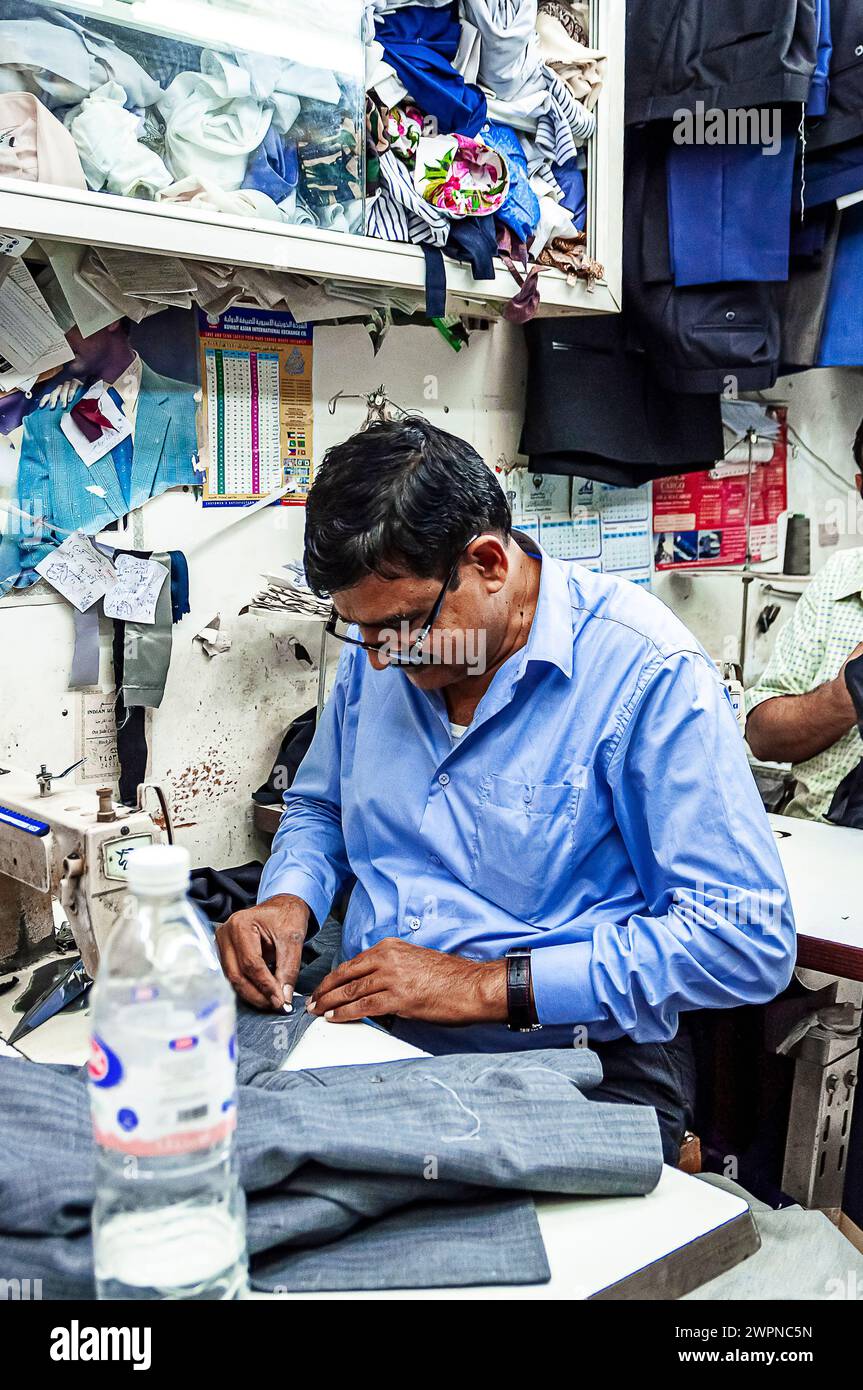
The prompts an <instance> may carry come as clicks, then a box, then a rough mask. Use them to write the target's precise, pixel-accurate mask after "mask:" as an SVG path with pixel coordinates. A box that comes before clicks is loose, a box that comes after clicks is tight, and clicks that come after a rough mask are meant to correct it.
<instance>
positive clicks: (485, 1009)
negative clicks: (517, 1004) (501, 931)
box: [306, 937, 507, 1024]
mask: <svg viewBox="0 0 863 1390" xmlns="http://www.w3.org/2000/svg"><path fill="white" fill-rule="evenodd" d="M306 1007H307V1009H308V1011H309V1013H312V1014H317V1015H319V1014H323V1016H324V1017H325V1018H326V1019H327V1020H328V1021H329V1022H330V1023H350V1022H352V1021H353V1020H354V1019H358V1018H375V1017H379V1016H381V1015H383V1014H397V1015H399V1017H401V1018H418V1019H422V1020H424V1022H426V1023H462V1024H465V1023H505V1022H506V1018H507V1004H506V961H504V960H493V961H475V960H465V959H464V957H463V956H449V955H446V954H445V953H444V952H443V951H431V950H429V949H428V948H427V947H425V946H414V945H413V944H412V943H411V942H409V941H402V940H400V939H399V938H398V937H388V938H387V939H386V940H385V941H379V942H378V943H377V945H375V946H371V947H370V948H369V949H368V951H361V952H360V954H359V955H358V956H354V958H353V960H347V961H345V962H344V963H343V964H342V965H339V966H337V967H336V969H335V970H333V971H331V972H330V974H329V975H327V977H326V979H324V980H322V981H321V983H320V984H319V985H318V987H317V989H316V990H315V992H314V994H313V995H312V997H311V999H310V1000H309V1001H308V1004H307V1005H306Z"/></svg>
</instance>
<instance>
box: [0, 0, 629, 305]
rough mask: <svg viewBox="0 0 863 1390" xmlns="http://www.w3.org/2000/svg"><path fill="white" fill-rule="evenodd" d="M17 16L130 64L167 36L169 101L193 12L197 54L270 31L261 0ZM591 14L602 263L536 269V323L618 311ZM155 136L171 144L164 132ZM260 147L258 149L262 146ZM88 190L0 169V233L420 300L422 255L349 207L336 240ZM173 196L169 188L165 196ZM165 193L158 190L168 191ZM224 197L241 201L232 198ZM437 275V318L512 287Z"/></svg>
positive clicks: (595, 7)
mask: <svg viewBox="0 0 863 1390" xmlns="http://www.w3.org/2000/svg"><path fill="white" fill-rule="evenodd" d="M342 3H343V4H350V3H351V0H342ZM23 7H24V0H0V19H8V17H9V15H10V14H12V13H13V12H17V11H19V10H21V9H22V8H23ZM26 8H27V9H28V11H33V10H35V9H37V8H38V9H39V11H41V12H48V13H55V14H65V13H66V12H67V11H68V12H69V13H70V14H71V12H73V11H74V12H76V13H75V15H73V18H75V17H76V16H77V19H78V20H80V21H81V23H82V24H83V25H85V26H88V27H89V28H92V27H93V26H94V25H97V23H98V21H97V16H98V20H99V21H101V30H100V33H101V31H104V30H107V29H110V30H111V34H113V33H115V32H120V31H121V30H122V32H125V33H128V34H131V35H134V36H135V39H136V41H137V46H135V45H134V44H132V41H131V39H130V40H126V41H125V42H126V43H127V46H128V47H129V48H130V50H131V51H132V52H133V54H137V55H138V57H141V56H142V54H143V53H144V52H145V47H142V44H143V41H144V40H145V39H146V40H147V43H149V42H150V41H151V36H153V38H152V42H154V43H155V42H157V38H158V35H159V34H160V33H161V34H163V35H164V34H165V33H167V32H168V31H170V35H171V37H170V38H165V39H164V42H165V43H166V44H168V45H169V47H168V48H167V49H166V54H167V55H168V56H169V57H170V58H171V63H170V64H168V66H167V67H166V68H165V71H164V72H163V71H162V68H159V69H158V73H159V76H160V78H161V81H162V82H163V83H167V84H168V86H167V89H166V90H167V91H170V86H171V85H172V84H173V83H176V82H178V81H181V80H182V79H184V78H191V77H192V76H193V74H192V73H191V72H184V73H180V74H176V73H175V72H174V70H175V68H176V61H175V55H174V53H173V49H171V48H170V45H178V46H179V48H184V46H185V47H189V46H190V45H189V41H188V36H189V34H190V33H191V32H197V31H195V30H194V29H193V28H192V23H193V17H194V16H197V15H200V13H202V12H209V13H210V14H212V15H213V16H214V19H213V21H212V23H213V25H214V26H215V28H214V32H213V34H212V35H207V36H202V35H200V34H199V37H198V38H197V39H196V40H195V42H196V44H197V45H198V47H201V46H202V45H203V44H205V43H207V42H211V43H212V44H213V45H214V46H215V45H216V44H217V41H219V36H220V35H223V38H222V39H221V43H222V44H223V46H226V47H228V48H230V40H231V36H233V37H234V39H236V34H237V33H238V32H239V31H238V28H237V26H238V25H241V26H243V31H244V32H245V33H246V35H247V38H246V41H247V42H250V43H251V42H256V43H257V42H260V36H259V37H258V39H255V33H256V32H257V30H256V27H255V26H260V24H263V23H265V22H270V23H272V11H271V10H268V8H267V6H266V5H264V4H263V3H262V0H257V5H256V7H253V8H254V13H249V14H247V13H246V12H245V11H241V9H240V7H239V6H235V7H234V8H233V9H231V7H230V4H229V3H228V0H220V3H218V4H213V5H206V4H202V0H178V3H177V5H176V6H171V7H168V6H166V5H165V4H163V3H161V0H135V3H132V4H128V3H125V2H124V0H103V3H101V4H99V5H98V6H97V5H96V4H95V3H92V0H71V3H69V4H66V5H63V6H54V5H39V6H36V5H33V4H29V5H27V6H26ZM109 11H110V13H109ZM187 12H188V13H187ZM193 12H194V15H193ZM590 14H591V33H592V35H594V36H595V38H594V40H593V41H594V42H595V43H596V45H597V46H598V47H601V48H602V50H603V52H604V53H606V54H607V55H608V61H607V69H606V76H605V80H604V83H603V86H602V90H601V92H600V95H599V98H598V101H597V104H596V130H595V133H594V134H593V135H592V136H591V138H590V141H589V145H588V147H587V154H588V158H587V168H586V171H585V182H586V185H587V205H588V217H587V227H586V234H587V244H586V252H587V254H588V255H589V256H590V257H591V258H592V259H595V260H596V261H598V262H600V263H601V265H602V267H603V273H602V275H601V276H600V277H599V278H598V279H596V280H595V281H593V282H590V281H584V280H568V279H567V277H566V275H565V274H563V273H562V272H561V271H559V270H556V269H553V268H550V267H543V268H541V269H540V271H539V275H538V283H539V288H540V300H541V304H540V310H539V312H540V313H541V314H566V313H609V312H615V311H616V310H618V309H619V307H620V298H621V294H620V281H621V239H622V152H623V63H624V22H625V4H624V0H592V3H591V5H590ZM109 20H110V24H109V23H108V21H109ZM112 26H113V27H112ZM139 31H140V32H139ZM101 41H104V42H106V43H107V42H109V39H108V38H106V37H105V35H104V34H102V35H101V39H100V42H101ZM282 42H283V43H284V39H283V40H282ZM343 46H344V45H343ZM112 51H113V50H112ZM231 52H232V53H234V50H233V49H231ZM103 56H104V55H103ZM163 56H164V55H163ZM223 56H224V55H223ZM234 56H236V53H234ZM92 57H93V55H92V54H91V58H92ZM244 57H248V55H243V54H242V53H241V54H240V55H239V58H238V61H242V60H244ZM98 61H102V59H101V58H100V59H99V60H98ZM165 61H166V62H167V58H166V59H165ZM248 66H249V67H251V66H252V64H251V63H249V64H248ZM163 67H164V64H163ZM155 70H156V69H155V68H154V71H155ZM243 71H245V69H243ZM172 74H174V75H172ZM340 82H341V87H342V92H343V94H344V90H345V86H346V84H345V81H344V80H343V79H341V78H340ZM283 96H284V94H281V96H280V94H279V92H278V91H277V92H276V98H278V99H277V100H276V99H275V98H273V97H272V96H271V97H270V99H269V100H270V102H271V104H272V102H273V100H275V101H276V104H275V110H276V111H279V110H280V109H281V102H282V97H283ZM64 99H65V98H64ZM52 101H54V98H53V97H52ZM82 104H83V103H82ZM164 105H165V103H164V101H163V98H162V97H161V96H160V97H159V99H158V101H157V102H155V103H154V107H155V108H158V109H160V110H161V107H162V106H164ZM55 109H56V110H57V112H58V113H59V115H60V116H62V117H63V121H64V122H65V125H64V129H71V128H72V127H71V124H70V122H69V121H68V120H67V119H66V118H67V117H68V115H69V110H68V109H66V108H63V107H59V106H56V105H55ZM166 109H167V108H166ZM304 109H305V108H304ZM315 109H317V108H315ZM64 110H65V115H64ZM120 114H121V115H127V114H128V112H127V111H125V110H121V111H120ZM51 119H54V117H53V116H52V117H51ZM73 119H74V118H73ZM161 121H162V117H160V122H161ZM283 123H284V122H283ZM166 129H167V132H168V134H169V135H170V134H171V126H170V121H169V122H168V125H167V127H166ZM173 134H174V135H175V137H176V142H175V143H176V147H177V148H182V149H183V150H184V151H185V153H186V154H188V150H187V149H186V143H185V136H184V132H183V131H182V130H181V131H179V132H176V131H174V132H173ZM361 143H362V142H360V144H361ZM163 148H164V150H165V151H166V155H167V157H168V158H170V156H171V151H172V149H174V146H172V145H171V143H170V141H169V142H168V144H167V145H164V146H163ZM259 148H260V149H263V146H261V147H259ZM145 152H146V151H145ZM200 153H201V152H200V150H197V151H194V152H193V154H194V158H195V159H197V158H198V155H199V154H200ZM190 157H191V156H190ZM202 157H206V158H209V155H208V154H207V153H206V151H204V155H203V156H202ZM262 159H263V155H262ZM175 162H176V161H175ZM193 162H194V160H193ZM195 167H196V168H197V165H196V166H195ZM202 167H203V166H202ZM180 172H181V173H183V172H185V171H184V170H181V171H180ZM271 172H272V169H271V168H270V169H269V170H264V174H265V175H268V173H271ZM282 172H283V173H284V171H282ZM173 173H174V177H175V178H176V175H177V170H176V169H174V171H173ZM196 177H197V175H196ZM201 177H202V178H203V175H201ZM280 177H281V175H280ZM304 179H305V175H304V173H303V169H302V164H301V169H300V175H299V181H300V191H301V192H304V191H306V187H307V182H308V180H306V181H305V182H304ZM204 181H205V182H206V180H204ZM92 182H93V180H92V176H91V175H88V180H87V184H88V185H89V186H77V187H75V186H63V185H61V184H59V183H56V182H52V183H49V182H40V181H36V180H33V179H32V177H31V178H27V177H18V178H14V177H8V176H4V173H3V165H2V162H0V228H3V229H5V230H8V231H12V232H16V233H19V234H21V235H23V236H27V237H31V238H33V239H34V240H37V241H39V242H40V243H51V242H70V243H77V244H79V245H85V246H94V247H112V248H117V249H131V250H133V251H140V252H142V253H150V254H155V255H163V256H167V255H170V256H175V257H180V258H185V259H188V260H196V261H198V262H203V261H210V262H215V263H223V264H229V265H230V264H234V265H245V266H254V267H260V268H262V269H265V270H279V271H286V272H290V273H293V274H296V275H301V276H305V277H308V278H309V279H311V280H314V281H319V282H321V281H332V280H338V281H341V282H344V283H345V284H347V285H351V284H353V285H357V286H361V287H364V288H366V289H368V287H371V286H375V285H380V286H382V287H385V286H389V287H392V288H396V289H404V290H406V291H416V292H418V293H421V292H422V290H423V288H424V286H425V280H426V261H425V257H424V255H423V251H422V248H421V247H420V246H418V245H415V244H410V243H402V242H394V241H384V240H379V239H377V238H375V237H369V236H365V235H360V234H358V233H359V232H360V231H361V228H362V220H361V219H358V217H357V216H356V208H355V207H353V205H351V206H350V207H349V206H348V205H347V204H342V207H343V208H345V209H346V210H347V212H348V213H349V214H350V216H343V217H340V219H339V220H338V224H337V225H338V227H339V230H335V229H333V227H334V226H335V225H336V224H335V222H333V223H332V225H326V222H327V219H326V217H325V216H324V217H321V216H318V217H317V221H316V222H315V223H310V222H308V221H303V222H294V221H289V220H285V219H284V218H283V219H281V220H278V219H276V218H273V217H271V216H269V215H267V216H256V215H244V213H243V212H238V211H236V210H235V209H234V208H233V207H231V206H229V205H228V204H227V203H226V202H224V201H223V202H222V204H221V206H220V207H219V208H218V209H217V208H216V207H215V206H207V205H205V203H204V201H203V200H202V199H200V198H199V199H194V200H193V199H186V198H185V197H183V198H180V197H177V198H174V197H173V196H172V197H165V196H162V195H163V192H164V191H163V190H160V191H159V192H158V196H150V197H142V196H126V195H125V194H124V193H123V192H122V191H118V190H117V189H114V190H113V191H111V192H107V191H102V190H98V189H95V188H94V187H93V186H92ZM181 182H182V181H181ZM231 182H235V180H231ZM265 182H266V179H265ZM178 186H179V185H178V184H176V183H175V184H174V188H175V189H176V187H178ZM268 186H269V185H268ZM136 191H138V190H136ZM170 191H171V189H170V187H169V188H168V190H167V192H168V193H170ZM235 191H236V192H237V193H242V192H243V190H242V189H239V190H235ZM251 191H252V192H253V193H254V196H255V197H256V198H258V200H259V201H260V200H261V199H262V198H263V197H264V196H265V195H263V194H262V193H261V192H260V191H259V190H258V191H256V190H251ZM355 201H356V202H361V201H362V200H361V199H359V200H355ZM280 206H281V205H280ZM346 228H347V230H346ZM445 266H446V281H447V310H448V312H455V313H458V312H468V313H471V314H473V315H476V316H479V317H483V316H486V317H491V316H494V315H496V314H499V313H500V312H501V310H502V308H503V307H504V306H505V304H506V303H507V302H508V301H509V300H510V299H511V298H512V297H513V295H514V293H515V292H516V289H517V286H516V284H515V282H514V280H513V277H512V275H511V273H510V271H509V270H508V269H507V268H506V266H505V265H504V264H503V262H502V261H501V260H499V259H495V262H494V279H493V280H475V279H474V278H473V274H472V272H471V268H470V266H469V265H468V263H467V262H466V261H465V262H463V261H459V260H455V259H453V258H451V257H450V256H449V255H448V256H447V257H446V258H445Z"/></svg>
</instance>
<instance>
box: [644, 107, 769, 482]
mask: <svg viewBox="0 0 863 1390" xmlns="http://www.w3.org/2000/svg"><path fill="white" fill-rule="evenodd" d="M777 158H778V156H777ZM665 161H666V151H665V149H664V148H663V144H662V141H661V139H659V138H657V137H656V134H655V127H654V126H649V127H642V128H636V129H632V130H630V131H628V132H627V143H626V172H625V176H624V219H623V286H624V296H625V303H626V304H627V319H628V321H629V323H630V326H631V329H632V332H633V335H634V336H636V337H637V339H638V341H639V344H640V346H641V347H642V348H643V350H644V351H645V353H646V354H647V357H648V359H649V361H650V364H651V366H652V367H653V370H654V372H655V373H656V376H657V377H658V379H659V381H660V383H661V384H662V385H663V386H664V387H665V388H666V389H667V390H669V391H672V392H682V393H684V394H689V393H692V392H695V393H698V394H701V393H702V392H704V393H709V394H714V393H721V392H723V391H726V390H727V389H728V385H729V377H733V378H734V382H735V386H736V389H737V390H738V391H758V390H763V389H765V388H766V387H769V386H773V385H774V383H775V381H776V377H777V374H778V370H779V352H780V341H781V335H780V325H779V309H778V294H777V291H778V286H777V285H776V284H775V283H774V282H771V281H763V280H734V281H724V282H718V283H713V284H708V285H685V286H677V285H675V284H674V281H673V277H672V273H671V265H670V254H669V240H670V237H669V230H668V182H667V175H666V169H665ZM687 471H688V470H687Z"/></svg>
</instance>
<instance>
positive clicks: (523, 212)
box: [480, 121, 539, 241]
mask: <svg viewBox="0 0 863 1390" xmlns="http://www.w3.org/2000/svg"><path fill="white" fill-rule="evenodd" d="M480 135H481V136H482V138H483V140H485V142H486V144H487V145H491V147H492V149H493V150H497V151H498V152H499V153H500V154H502V155H503V156H504V158H505V159H506V163H507V168H508V169H509V189H508V191H507V195H506V197H505V198H504V200H503V203H502V204H501V206H500V207H499V208H498V210H497V212H496V214H495V216H496V217H497V218H498V220H499V221H501V222H503V224H504V226H506V227H509V228H510V230H511V231H513V232H514V233H515V235H516V236H517V237H518V239H519V241H527V240H528V238H529V237H530V236H531V235H532V233H533V232H535V231H536V228H537V226H538V225H539V199H538V198H537V196H536V194H535V193H534V191H533V189H532V188H531V186H530V183H529V182H528V174H527V155H526V154H525V152H524V150H523V149H522V146H521V141H520V140H519V138H518V136H517V135H516V133H515V131H514V130H513V128H512V126H508V125H499V124H498V122H497V121H486V123H485V125H484V126H483V128H482V130H481V131H480Z"/></svg>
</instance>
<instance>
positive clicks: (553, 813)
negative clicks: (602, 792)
mask: <svg viewBox="0 0 863 1390" xmlns="http://www.w3.org/2000/svg"><path fill="white" fill-rule="evenodd" d="M586 772H587V770H586V769H585V768H571V769H570V773H571V780H570V781H568V782H520V781H517V780H514V779H512V778H509V777H498V776H496V775H493V774H492V775H489V776H487V777H485V778H484V779H483V784H482V788H481V791H480V802H479V808H478V811H477V826H476V839H475V841H474V854H473V873H472V878H471V885H470V886H471V887H472V888H473V889H474V890H475V891H476V892H477V893H479V894H481V896H482V897H484V898H487V899H489V901H491V902H494V903H497V904H498V905H499V906H500V907H501V908H503V909H504V911H506V912H509V913H511V914H512V916H514V917H518V918H520V919H521V920H522V921H524V922H531V923H536V924H537V925H541V924H542V922H543V921H544V920H545V919H546V918H547V917H548V916H549V914H550V913H551V912H552V911H553V909H554V908H555V906H557V905H559V904H560V902H561V901H562V900H563V899H564V897H565V896H566V894H567V892H568V890H569V885H570V879H571V876H572V851H573V846H574V843H575V823H576V815H577V812H578V804H579V800H580V797H581V793H582V789H583V787H584V785H585V781H586Z"/></svg>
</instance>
